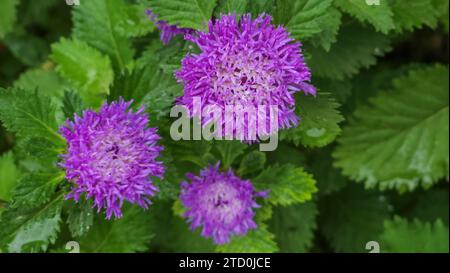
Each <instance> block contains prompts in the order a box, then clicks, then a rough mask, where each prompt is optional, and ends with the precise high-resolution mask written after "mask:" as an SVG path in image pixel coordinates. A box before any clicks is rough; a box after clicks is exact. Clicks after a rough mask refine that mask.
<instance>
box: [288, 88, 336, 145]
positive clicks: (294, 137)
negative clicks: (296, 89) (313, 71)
mask: <svg viewBox="0 0 450 273" xmlns="http://www.w3.org/2000/svg"><path fill="white" fill-rule="evenodd" d="M296 101H297V103H296V113H297V115H298V116H299V117H300V122H299V124H298V126H297V127H293V128H290V129H288V130H284V131H281V135H280V139H281V140H288V141H292V142H293V143H294V144H295V145H300V144H303V145H304V146H307V147H323V146H325V145H327V144H329V143H331V142H332V141H333V140H334V139H335V138H336V137H337V136H338V135H339V134H340V132H341V128H340V127H339V123H340V122H342V121H343V120H344V118H343V117H342V115H341V114H340V112H339V110H338V108H339V106H340V104H339V103H337V102H336V101H335V100H334V98H333V97H331V96H330V94H328V93H319V94H318V95H317V96H316V97H313V96H306V95H304V94H303V93H302V94H296Z"/></svg>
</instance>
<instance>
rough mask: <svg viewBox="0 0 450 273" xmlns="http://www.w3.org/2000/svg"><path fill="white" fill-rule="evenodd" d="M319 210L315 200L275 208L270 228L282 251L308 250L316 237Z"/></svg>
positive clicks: (301, 251) (296, 251)
mask: <svg viewBox="0 0 450 273" xmlns="http://www.w3.org/2000/svg"><path fill="white" fill-rule="evenodd" d="M317 214H318V211H317V206H316V204H315V203H314V202H306V203H304V204H296V205H292V206H288V207H275V208H273V217H272V219H271V220H270V221H269V230H271V231H273V232H274V234H275V241H276V242H277V244H278V246H279V248H280V252H293V253H299V252H300V253H303V252H307V251H308V250H309V249H310V248H311V246H312V244H313V239H314V231H315V229H316V227H317V225H316V217H317Z"/></svg>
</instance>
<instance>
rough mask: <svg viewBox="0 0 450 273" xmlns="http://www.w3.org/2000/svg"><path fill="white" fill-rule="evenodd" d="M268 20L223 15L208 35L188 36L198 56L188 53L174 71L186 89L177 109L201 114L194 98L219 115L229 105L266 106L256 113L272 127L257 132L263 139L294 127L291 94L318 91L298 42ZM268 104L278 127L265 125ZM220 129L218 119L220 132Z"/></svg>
mask: <svg viewBox="0 0 450 273" xmlns="http://www.w3.org/2000/svg"><path fill="white" fill-rule="evenodd" d="M271 20H272V18H271V17H270V16H268V15H265V14H262V15H260V16H259V17H257V18H256V19H254V20H252V18H251V15H250V14H247V15H243V16H242V17H241V18H240V19H238V18H237V17H236V15H222V16H221V17H220V19H217V20H211V21H210V22H209V24H208V29H209V31H208V32H196V33H195V34H186V35H185V39H187V40H190V41H192V42H194V43H195V44H197V45H198V47H199V48H200V50H201V53H200V54H198V55H193V54H190V55H187V56H186V57H185V58H184V59H183V61H182V66H181V69H180V70H178V71H177V72H176V73H175V76H176V78H177V79H178V81H179V82H180V83H182V84H183V85H184V94H183V96H181V97H179V98H178V100H177V103H178V105H184V106H186V107H187V108H188V109H189V110H190V113H191V115H192V116H199V113H198V111H195V109H194V108H195V107H193V104H194V103H193V102H194V98H201V103H202V107H203V108H205V107H208V106H209V105H215V106H219V107H220V108H221V109H222V111H225V106H229V105H234V106H242V107H244V108H248V109H250V108H252V107H254V108H256V109H258V106H264V107H266V108H265V109H266V110H265V112H262V113H261V112H260V111H259V110H258V112H257V116H258V119H259V118H263V119H264V121H261V122H262V123H261V124H266V125H265V126H267V127H270V128H264V129H263V128H261V130H262V131H263V132H264V134H265V135H267V134H271V133H274V132H276V131H278V129H279V128H289V127H291V126H292V125H295V126H297V125H298V120H299V118H298V117H297V116H296V114H295V113H294V109H295V99H294V93H295V92H299V91H303V92H304V93H306V94H313V95H315V93H316V90H315V88H314V87H313V86H312V85H310V84H309V82H310V80H311V73H310V70H309V68H308V67H307V65H306V63H305V61H304V58H303V55H302V50H301V46H302V45H301V43H300V42H297V41H295V40H294V39H293V38H291V37H289V33H288V32H287V31H286V29H285V28H284V27H282V26H274V25H272V24H271ZM269 106H272V107H276V109H277V117H278V119H277V124H278V125H276V126H269V119H270V117H269V113H270V111H269V110H268V107H269ZM264 107H263V108H262V109H264ZM222 115H223V116H225V113H222ZM207 121H208V119H207V120H203V121H202V123H203V124H204V125H205V123H206V122H207ZM237 123H238V124H237V126H240V125H239V122H237ZM224 125H225V124H224V122H223V120H222V128H225V126H224ZM234 126H235V128H234V129H235V130H236V125H234ZM242 126H244V127H247V125H246V124H243V125H242ZM258 126H259V125H258ZM260 127H261V126H260ZM245 130H247V128H245ZM258 130H260V129H258ZM222 131H223V132H224V133H225V130H222ZM224 133H223V134H222V136H225V134H224ZM238 139H239V138H238Z"/></svg>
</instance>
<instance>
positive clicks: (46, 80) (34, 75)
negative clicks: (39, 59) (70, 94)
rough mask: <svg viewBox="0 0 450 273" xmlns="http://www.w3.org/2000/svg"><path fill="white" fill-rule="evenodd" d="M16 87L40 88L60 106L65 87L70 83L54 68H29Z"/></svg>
mask: <svg viewBox="0 0 450 273" xmlns="http://www.w3.org/2000/svg"><path fill="white" fill-rule="evenodd" d="M14 87H16V88H22V89H27V90H33V89H39V90H40V91H41V92H42V93H44V94H46V95H47V96H49V97H50V98H51V99H52V102H53V103H54V104H55V105H58V106H60V105H61V103H60V102H61V100H62V98H63V94H64V89H65V88H69V87H70V85H69V83H67V82H66V81H65V80H64V79H62V78H61V77H60V76H59V75H58V74H57V73H56V72H55V71H53V70H44V69H35V68H34V69H29V70H27V71H25V72H24V73H22V74H21V75H20V77H19V79H18V80H17V81H15V82H14Z"/></svg>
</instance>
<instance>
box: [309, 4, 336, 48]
mask: <svg viewBox="0 0 450 273" xmlns="http://www.w3.org/2000/svg"><path fill="white" fill-rule="evenodd" d="M341 18H342V14H341V13H340V12H339V11H338V10H337V9H335V8H333V7H331V8H329V9H328V12H327V13H326V14H325V16H324V17H323V21H322V22H321V27H322V31H321V32H320V33H318V34H315V35H314V36H312V37H311V43H312V44H313V45H314V46H315V47H319V46H321V47H322V48H323V49H324V50H325V51H327V52H328V51H330V49H331V46H332V44H334V43H335V42H336V41H337V34H338V32H339V28H340V27H341Z"/></svg>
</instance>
